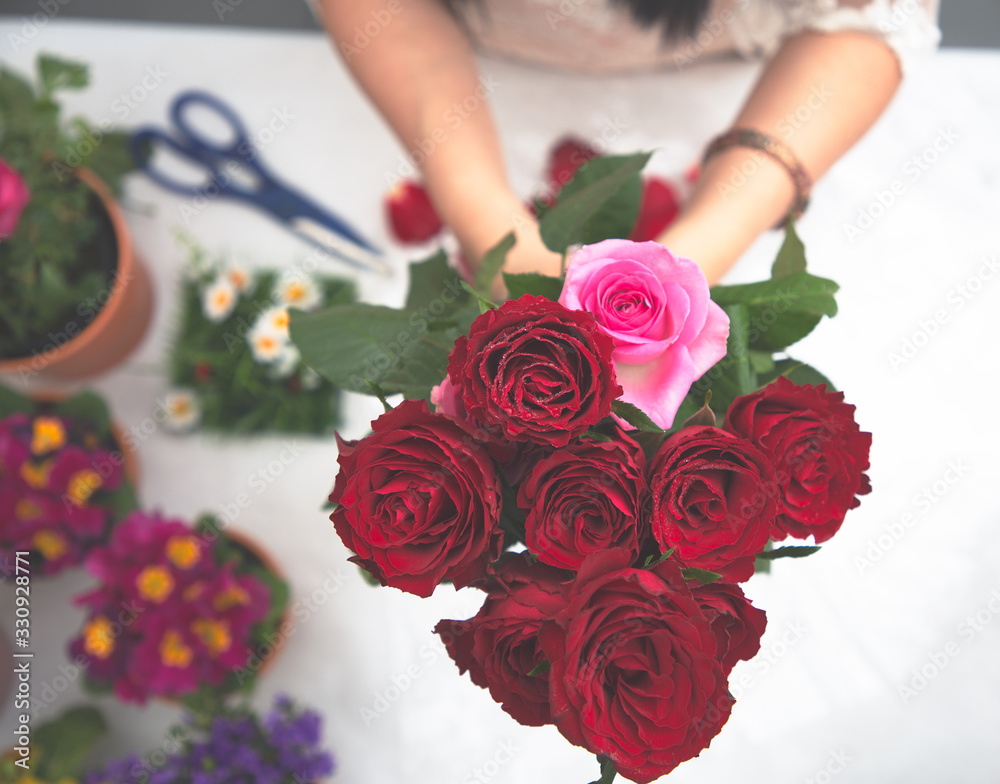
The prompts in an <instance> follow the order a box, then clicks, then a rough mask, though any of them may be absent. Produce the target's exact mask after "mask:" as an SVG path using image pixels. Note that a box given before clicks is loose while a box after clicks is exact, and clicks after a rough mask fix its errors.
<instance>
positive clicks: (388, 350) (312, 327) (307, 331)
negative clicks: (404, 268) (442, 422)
mask: <svg viewBox="0 0 1000 784" xmlns="http://www.w3.org/2000/svg"><path fill="white" fill-rule="evenodd" d="M290 330H291V336H292V340H293V341H294V342H295V345H296V346H298V349H299V351H301V352H302V358H303V359H304V360H305V362H306V364H308V365H309V366H310V367H311V368H313V369H314V370H315V371H316V372H317V373H319V374H320V375H321V376H323V377H324V378H327V379H329V380H330V381H331V382H332V383H334V384H335V385H337V386H339V387H341V388H342V389H349V390H351V391H352V392H359V393H361V394H363V395H370V394H371V388H370V387H369V386H368V383H367V382H368V381H373V382H374V383H376V384H378V385H379V386H380V387H381V388H382V389H383V391H384V392H385V394H387V395H392V394H396V393H399V392H402V393H404V394H408V395H409V394H412V395H413V396H415V397H424V396H425V395H426V394H428V393H429V392H430V389H431V387H433V386H434V385H436V384H438V383H440V382H441V379H442V378H444V377H445V375H446V373H447V370H448V354H449V353H450V352H451V349H452V346H453V345H454V343H455V339H456V338H457V337H458V333H457V331H456V330H454V329H452V330H448V331H443V332H432V331H430V330H429V329H428V322H427V321H426V320H425V319H422V318H421V317H420V314H417V313H413V312H411V311H407V310H394V309H392V308H386V307H381V306H376V305H361V304H354V305H338V306H335V307H332V308H326V309H325V310H320V311H316V312H314V313H303V312H301V311H296V310H293V311H291V321H290Z"/></svg>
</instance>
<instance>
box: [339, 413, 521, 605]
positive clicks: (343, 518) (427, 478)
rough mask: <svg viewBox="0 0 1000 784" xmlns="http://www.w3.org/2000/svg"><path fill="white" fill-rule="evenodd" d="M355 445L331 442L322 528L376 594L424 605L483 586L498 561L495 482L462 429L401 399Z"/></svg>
mask: <svg viewBox="0 0 1000 784" xmlns="http://www.w3.org/2000/svg"><path fill="white" fill-rule="evenodd" d="M372 430H373V432H372V433H371V435H369V436H367V437H366V438H363V439H361V440H360V441H354V442H344V441H341V440H340V438H339V436H338V439H337V440H338V443H339V445H340V455H339V456H338V458H337V462H338V463H339V464H340V472H339V473H338V474H337V480H336V483H335V485H334V488H333V493H332V494H331V495H330V500H331V501H332V502H333V503H335V504H337V508H336V509H335V510H334V512H333V514H332V515H331V517H330V519H331V520H333V525H334V527H335V528H336V530H337V533H338V534H339V535H340V538H341V540H343V542H344V545H345V546H346V547H347V548H348V549H350V550H352V551H353V552H355V553H356V555H355V556H354V557H352V558H351V559H350V560H351V561H352V562H354V563H357V564H358V565H359V566H361V567H362V568H364V569H366V570H367V571H369V572H370V573H371V574H372V575H373V576H374V577H375V578H376V579H378V580H379V582H381V583H382V584H383V585H391V586H393V587H394V588H399V589H400V590H402V591H407V592H409V593H414V594H416V595H417V596H430V595H431V593H433V591H434V588H435V587H436V586H437V585H438V584H439V583H440V582H441V581H442V580H451V581H452V582H453V583H454V584H455V586H456V587H458V588H461V587H463V586H465V585H469V584H472V583H474V582H476V581H478V580H482V579H484V578H485V575H486V566H487V564H488V563H490V562H492V561H495V560H496V559H497V558H499V557H500V550H501V546H502V542H503V534H502V533H501V531H500V527H499V519H500V503H501V502H500V479H499V477H498V476H497V472H496V469H495V468H494V466H493V462H492V461H491V460H490V457H489V455H488V454H487V452H486V450H485V448H484V447H483V446H482V445H481V444H479V442H477V441H476V440H475V439H474V437H473V436H472V434H471V433H470V432H469V430H468V428H467V427H466V426H465V424H464V423H462V422H460V421H459V420H457V419H454V418H452V417H448V416H445V415H443V414H435V413H432V412H431V411H429V410H428V408H427V403H426V402H425V401H423V400H404V401H403V402H402V403H400V404H399V405H398V406H396V407H395V408H394V409H392V410H391V411H389V412H387V413H385V414H382V416H380V417H379V418H378V419H376V420H375V421H374V422H373V423H372Z"/></svg>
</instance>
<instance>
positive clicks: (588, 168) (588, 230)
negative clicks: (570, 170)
mask: <svg viewBox="0 0 1000 784" xmlns="http://www.w3.org/2000/svg"><path fill="white" fill-rule="evenodd" d="M651 154H652V153H636V154H634V155H609V156H606V157H602V158H595V159H594V160H592V161H588V162H587V163H586V164H584V165H583V166H581V167H580V169H579V170H578V171H577V173H576V174H575V175H574V176H573V179H572V180H570V181H569V182H568V183H567V184H566V186H565V187H564V188H563V189H562V191H560V193H559V201H558V202H557V203H556V205H555V206H554V207H553V208H552V209H550V210H549V211H548V212H546V213H545V215H544V216H543V217H542V219H541V222H540V229H541V235H542V241H543V242H544V243H545V245H546V247H548V249H549V250H552V251H555V252H556V253H563V254H565V253H566V250H567V249H568V248H569V246H570V245H574V244H576V243H578V242H579V243H587V244H589V243H593V242H599V241H600V240H604V239H609V238H612V237H627V236H628V235H629V234H630V233H631V231H632V226H633V225H635V219H636V216H637V215H638V212H639V199H640V197H641V193H642V183H641V181H640V178H639V172H641V171H642V167H643V166H645V165H646V162H647V161H648V160H649V157H650V155H651Z"/></svg>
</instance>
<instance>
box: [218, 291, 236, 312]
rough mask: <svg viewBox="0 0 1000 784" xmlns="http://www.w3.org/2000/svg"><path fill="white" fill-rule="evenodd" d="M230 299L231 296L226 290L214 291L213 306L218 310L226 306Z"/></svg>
mask: <svg viewBox="0 0 1000 784" xmlns="http://www.w3.org/2000/svg"><path fill="white" fill-rule="evenodd" d="M231 300H232V297H230V296H229V292H228V291H226V290H224V289H223V290H221V291H217V292H215V307H217V308H218V309H219V310H222V309H223V308H225V307H227V306H228V305H229V303H230V301H231Z"/></svg>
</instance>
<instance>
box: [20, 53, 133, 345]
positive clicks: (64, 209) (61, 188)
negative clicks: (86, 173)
mask: <svg viewBox="0 0 1000 784" xmlns="http://www.w3.org/2000/svg"><path fill="white" fill-rule="evenodd" d="M87 78H88V77H87V67H86V66H85V65H82V64H79V63H71V62H66V61H63V60H60V59H57V58H55V57H50V56H45V55H42V56H40V57H39V58H38V62H37V85H36V86H33V85H32V84H31V83H29V82H28V81H27V80H26V79H24V78H22V77H21V76H19V75H18V74H16V73H14V72H13V71H10V70H9V69H7V68H0V158H3V159H4V160H5V161H6V162H7V164H8V165H9V166H10V167H11V168H12V169H14V171H16V172H17V173H18V174H19V175H20V176H21V177H22V178H23V179H24V181H25V182H26V184H27V186H28V188H29V190H30V192H31V200H30V201H29V202H28V204H27V206H26V207H25V209H24V211H23V212H22V214H21V218H20V221H19V223H18V225H17V228H16V229H15V230H14V233H13V234H12V235H11V236H10V237H8V238H7V239H6V240H4V241H3V242H2V243H0V358H12V357H20V356H29V355H31V353H32V352H33V351H37V350H39V349H41V348H42V347H44V346H45V345H46V344H50V343H52V339H51V338H49V337H48V335H49V333H50V332H51V333H54V334H58V333H60V332H66V331H68V330H69V331H73V332H77V331H79V330H82V329H83V327H85V326H86V325H87V324H88V323H89V322H90V321H91V320H92V319H93V317H94V316H95V315H96V313H97V311H98V310H99V308H100V304H102V301H103V297H102V295H103V294H104V293H105V292H106V290H107V289H108V286H109V284H110V283H111V280H112V277H113V275H114V273H115V267H114V265H115V262H116V252H117V251H116V247H115V244H114V241H113V238H112V235H111V234H110V231H111V230H110V224H109V223H108V218H107V216H106V214H105V212H104V210H103V207H102V206H101V203H100V200H99V199H98V198H97V197H96V196H95V195H94V194H93V193H92V192H91V191H90V189H89V188H88V187H87V186H86V185H84V184H83V183H82V182H81V181H79V180H78V179H77V178H76V176H75V171H76V169H77V168H78V167H79V166H89V167H90V168H91V169H93V170H94V171H95V172H96V173H97V174H98V176H100V177H101V179H103V180H104V182H105V183H107V184H108V186H109V187H110V188H111V189H112V191H115V192H118V191H119V190H120V186H121V180H122V177H123V176H124V174H125V173H126V172H127V171H129V170H130V169H132V168H133V163H132V160H131V156H130V155H129V154H128V150H127V136H126V135H125V134H122V133H115V132H113V131H111V130H110V124H109V123H108V122H107V121H106V120H105V121H103V122H101V123H100V126H99V127H96V128H95V127H92V126H90V125H88V124H87V123H86V122H84V121H82V120H73V121H69V122H66V121H64V120H63V119H62V117H61V114H60V107H59V105H58V104H57V103H56V102H55V100H54V98H55V95H56V93H58V92H59V91H62V90H77V89H81V88H83V87H85V86H86V85H87Z"/></svg>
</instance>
